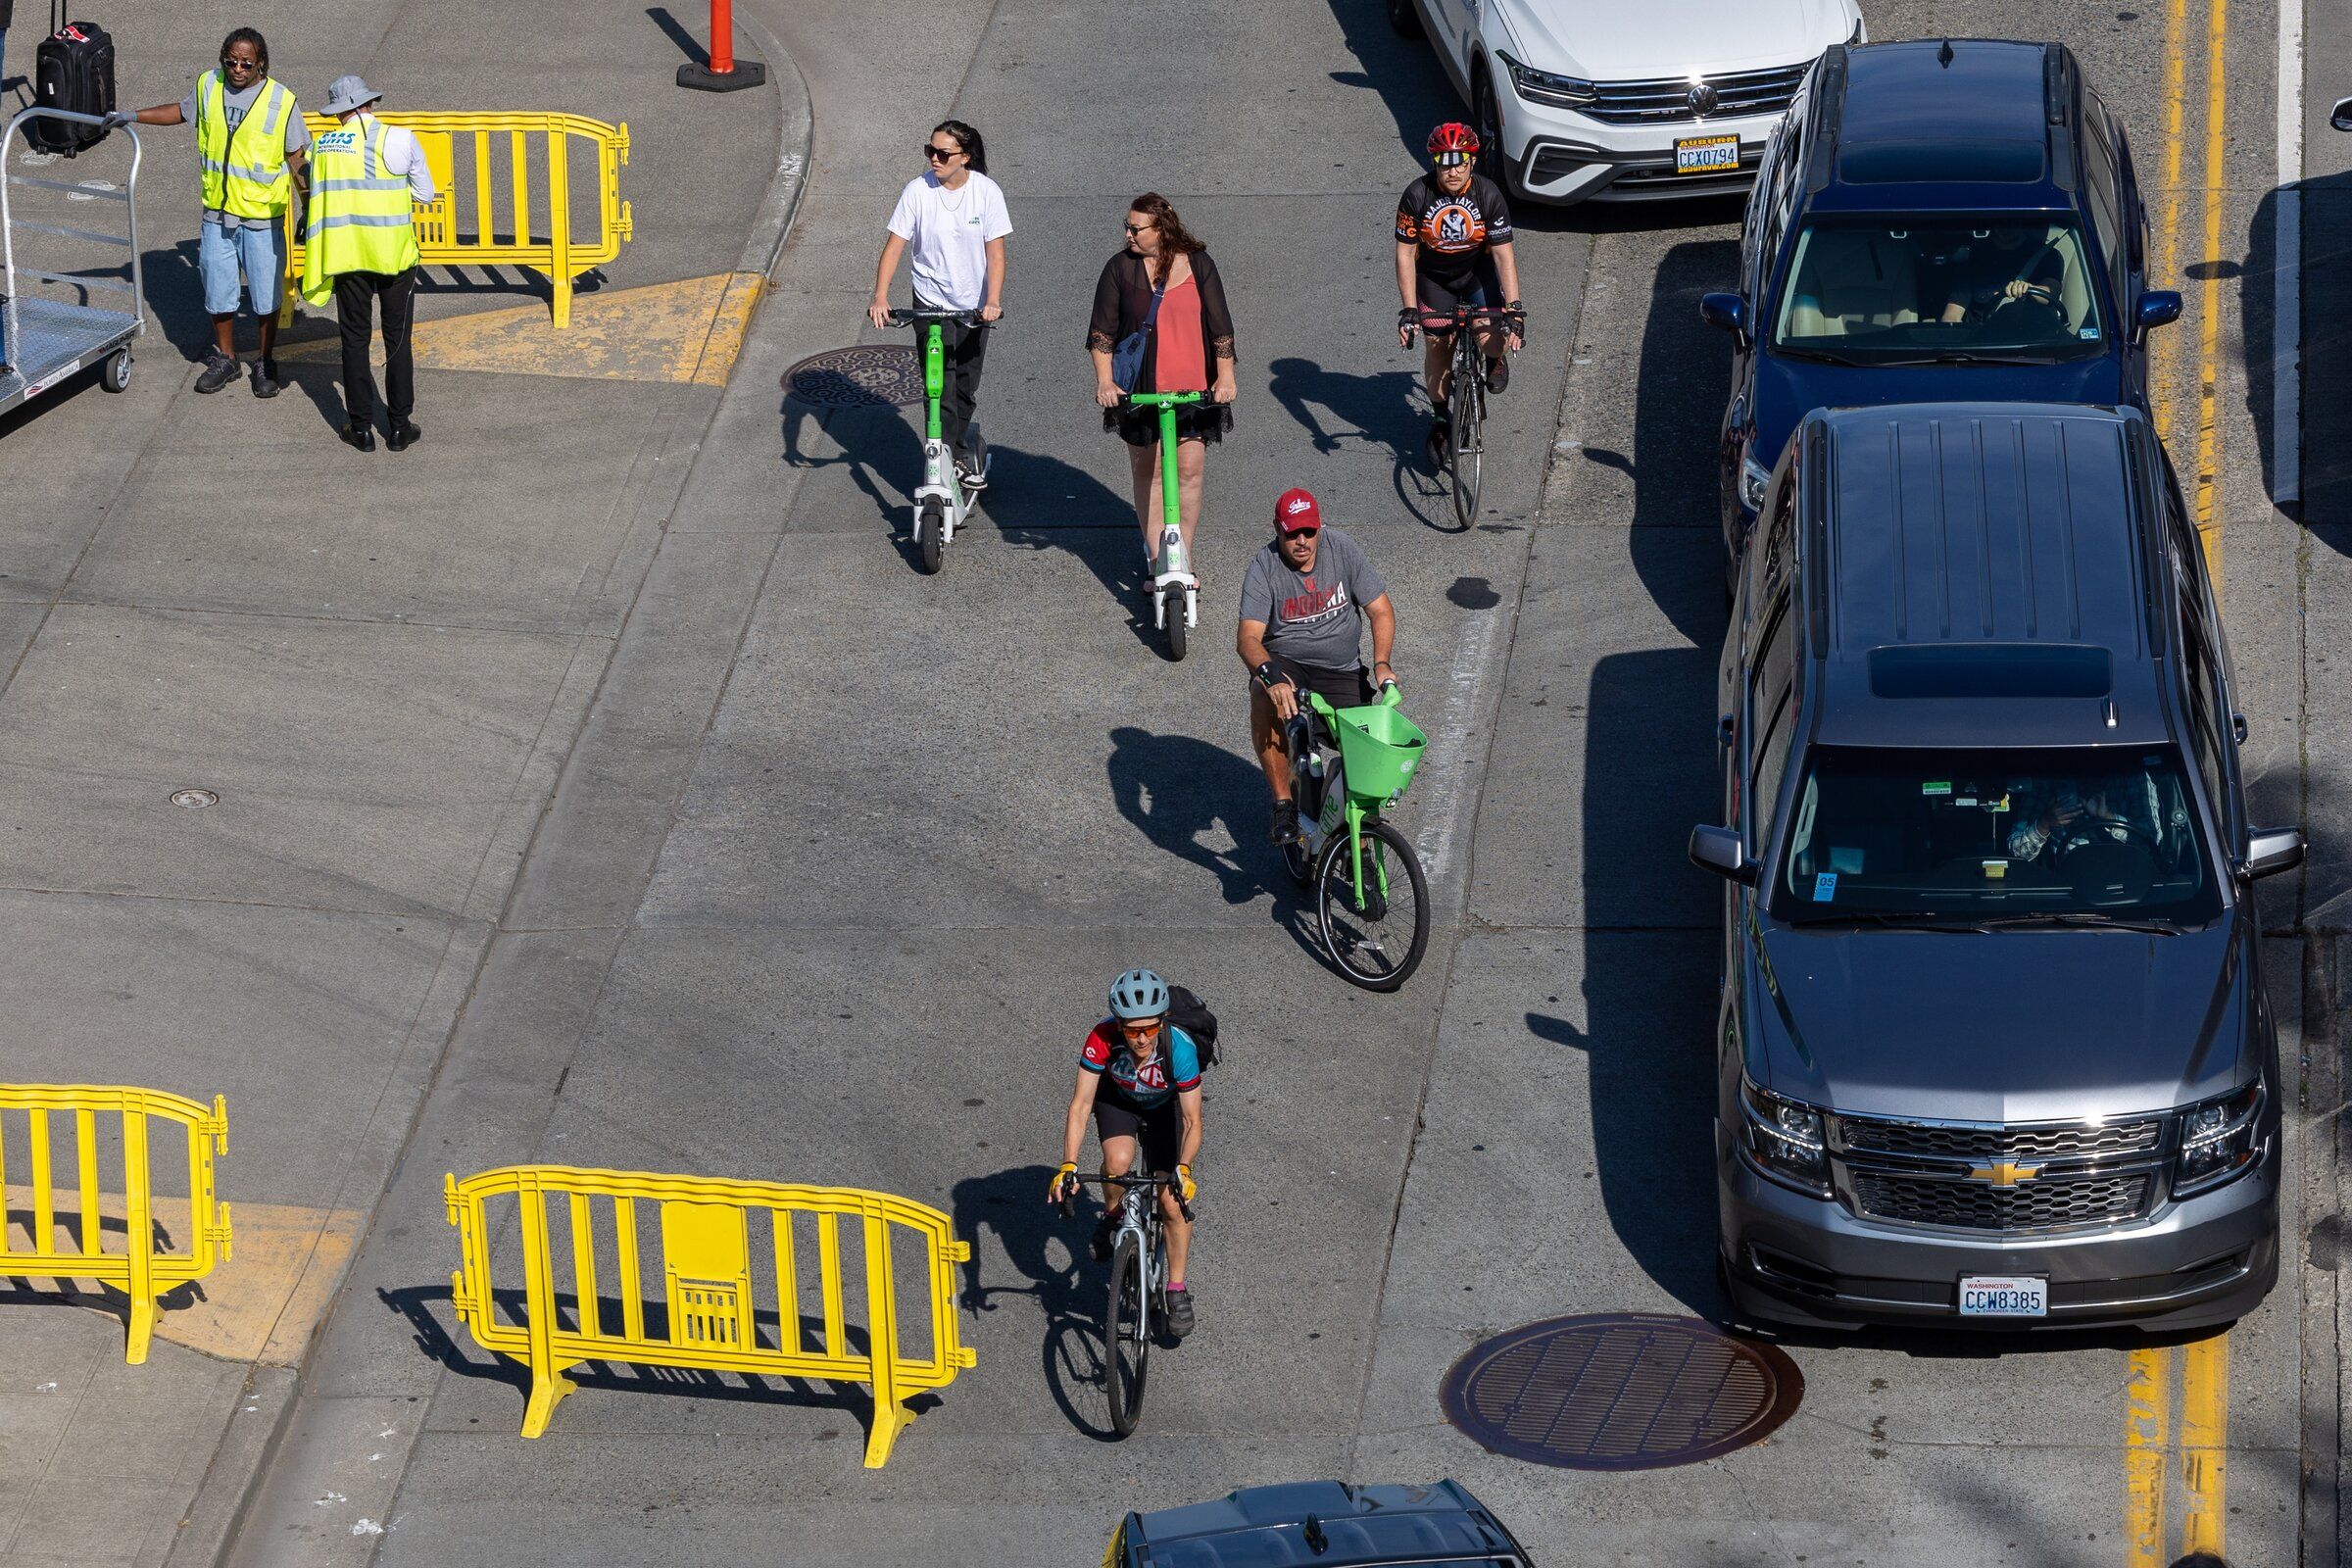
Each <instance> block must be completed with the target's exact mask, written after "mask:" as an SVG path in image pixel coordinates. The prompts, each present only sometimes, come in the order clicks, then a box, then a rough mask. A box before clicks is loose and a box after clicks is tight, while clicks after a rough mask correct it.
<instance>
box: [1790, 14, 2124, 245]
mask: <svg viewBox="0 0 2352 1568" xmlns="http://www.w3.org/2000/svg"><path fill="white" fill-rule="evenodd" d="M1821 85H1822V88H1823V90H1822V92H1821V94H1820V100H1821V102H1820V108H1819V115H1820V117H1821V118H1820V122H1819V123H1820V124H1821V126H1822V127H1823V129H1824V130H1825V131H1826V132H1828V133H1827V134H1822V135H1818V136H1816V137H1815V139H1814V149H1815V150H1814V154H1813V157H1812V162H1811V165H1810V167H1809V170H1808V173H1807V178H1806V184H1807V186H1808V188H1809V190H1810V191H1811V195H1812V200H1811V203H1810V205H1811V206H1812V207H1813V208H1815V209H1817V210H1819V211H1824V212H1840V211H1847V212H1853V211H1867V212H1886V211H1893V210H1919V211H1939V210H1944V209H1966V210H1969V211H1975V212H2050V211H2054V210H2060V209H2071V208H2073V207H2074V206H2075V199H2074V194H2073V193H2074V191H2075V189H2076V188H2077V185H2078V183H2079V181H2078V178H2077V167H2076V166H2077V163H2078V161H2079V158H2078V154H2077V151H2076V146H2075V138H2074V135H2073V130H2072V125H2073V120H2074V116H2075V113H2076V108H2075V106H2076V103H2077V98H2078V90H2079V86H2080V81H2079V74H2078V69H2077V67H2076V65H2075V61H2074V56H2073V55H2072V54H2070V53H2069V52H2068V51H2067V50H2066V48H2065V47H2064V46H2062V45H2059V44H2037V43H2018V42H2012V41H2008V40H2003V39H1985V38H1952V39H1940V38H1924V39H1919V40H1915V41H1910V42H1904V43H1871V44H1862V45H1859V46H1857V47H1854V48H1851V49H1842V48H1840V49H1833V50H1832V51H1831V52H1830V58H1828V59H1827V60H1825V61H1824V63H1823V75H1822V83H1821ZM2053 108H2055V113H2054V114H2053Z"/></svg>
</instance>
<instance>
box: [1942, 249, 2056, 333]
mask: <svg viewBox="0 0 2352 1568" xmlns="http://www.w3.org/2000/svg"><path fill="white" fill-rule="evenodd" d="M2038 237H2039V230H2036V229H2030V228H2020V227H2016V226H2014V225H2012V226H2008V227H2003V228H1994V229H1988V230H1986V231H1985V234H1984V235H1983V237H1981V238H1977V237H1973V236H1972V243H1971V244H1970V245H1969V247H1968V249H1967V250H1966V251H1965V252H1963V253H1962V255H1961V257H1960V260H1959V262H1958V263H1957V264H1956V265H1955V266H1954V267H1953V269H1952V291H1951V297H1950V299H1949V300H1948V301H1947V302H1946V304H1945V305H1944V307H1943V320H1944V321H1945V323H1946V324H1950V323H1954V322H1959V321H1982V320H1985V319H1986V318H1988V317H1989V316H1991V315H1992V313H1993V312H1995V311H1997V310H1999V309H2000V308H2001V307H2002V306H2004V305H2007V304H2009V303H2011V302H2012V301H2016V300H2030V301H2032V302H2033V303H2034V304H2036V305H2040V306H2042V307H2044V308H2045V309H2048V310H2051V311H2056V310H2058V309H2059V300H2058V295H2059V290H2060V288H2061V286H2062V285H2063V284H2064V282H2065V278H2066V264H2065V262H2064V261H2063V260H2062V259H2061V258H2060V256H2059V254H2058V248H2057V247H2056V246H2055V245H2051V244H2049V243H2048V242H2047V241H2043V242H2042V243H2040V244H2035V243H2034V240H2035V239H2036V238H2038Z"/></svg>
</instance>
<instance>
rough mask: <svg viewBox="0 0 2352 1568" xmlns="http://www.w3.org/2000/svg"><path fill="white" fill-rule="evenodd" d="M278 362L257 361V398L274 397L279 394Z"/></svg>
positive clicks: (255, 379) (254, 382)
mask: <svg viewBox="0 0 2352 1568" xmlns="http://www.w3.org/2000/svg"><path fill="white" fill-rule="evenodd" d="M277 388H278V380H277V362H276V361H275V360H261V361H257V362H256V363H255V365H254V367H253V395H254V396H255V397H257V398H273V397H275V396H277Z"/></svg>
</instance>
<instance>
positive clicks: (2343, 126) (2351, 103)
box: [2327, 98, 2352, 130]
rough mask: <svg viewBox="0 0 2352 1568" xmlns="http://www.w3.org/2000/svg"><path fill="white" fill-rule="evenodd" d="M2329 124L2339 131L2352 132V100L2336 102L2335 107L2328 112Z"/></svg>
mask: <svg viewBox="0 0 2352 1568" xmlns="http://www.w3.org/2000/svg"><path fill="white" fill-rule="evenodd" d="M2327 123H2329V124H2330V125H2333V126H2334V127H2335V128H2336V129H2338V130H2352V98H2338V99H2337V100H2336V101H2335V107H2334V108H2333V109H2330V110H2328V111H2327Z"/></svg>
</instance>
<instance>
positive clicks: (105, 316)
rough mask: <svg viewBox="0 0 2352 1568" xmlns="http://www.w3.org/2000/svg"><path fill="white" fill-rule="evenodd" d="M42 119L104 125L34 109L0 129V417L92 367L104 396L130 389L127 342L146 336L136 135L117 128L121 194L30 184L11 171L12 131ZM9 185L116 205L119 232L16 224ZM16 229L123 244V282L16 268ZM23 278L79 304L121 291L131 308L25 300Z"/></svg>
mask: <svg viewBox="0 0 2352 1568" xmlns="http://www.w3.org/2000/svg"><path fill="white" fill-rule="evenodd" d="M44 116H45V117H47V118H49V119H52V120H71V121H76V122H78V123H82V124H85V125H97V124H103V123H104V122H103V121H102V120H100V118H99V117H98V116H96V115H79V114H75V113H73V111H72V110H67V109H42V108H39V107H34V108H31V109H26V110H25V111H24V112H23V113H21V114H19V115H18V116H17V117H16V118H15V119H14V120H11V121H10V122H9V123H8V129H7V130H6V131H0V269H4V270H0V294H4V295H5V298H0V414H5V413H7V412H8V411H9V410H10V409H13V408H15V407H16V406H17V405H19V404H20V403H25V402H28V401H30V400H31V399H33V398H36V397H38V396H39V395H40V394H42V393H43V392H46V391H48V390H49V389H50V388H51V387H54V386H56V385H58V384H59V383H60V382H62V381H64V380H65V379H66V378H67V377H68V376H70V375H72V374H73V372H74V371H76V370H79V369H82V368H85V367H87V366H92V365H95V366H98V367H99V370H98V384H99V385H100V386H102V387H104V388H106V390H108V391H109V392H120V391H122V390H123V388H124V387H125V386H127V385H129V384H130V340H131V339H132V338H134V337H137V336H138V335H139V334H140V333H142V332H144V331H146V330H147V308H146V291H145V289H144V288H143V287H142V286H141V285H142V282H143V279H142V277H141V275H140V271H139V220H138V209H137V207H136V206H135V205H134V204H133V202H132V193H133V192H134V191H136V190H137V189H138V184H139V133H138V132H137V131H136V130H134V129H132V128H131V127H130V126H128V125H125V126H123V133H124V134H125V135H127V136H129V137H130V175H129V178H128V179H127V180H125V181H124V183H123V188H122V189H121V190H101V189H96V188H93V187H91V186H86V185H72V184H68V183H67V182H65V181H64V180H61V179H35V178H33V177H32V176H31V175H29V174H20V173H18V172H16V156H15V155H16V151H17V147H18V145H19V144H20V143H21V142H22V140H23V137H22V136H20V135H19V134H18V133H19V131H20V130H22V129H23V127H24V125H25V122H26V121H28V120H34V119H38V118H41V117H44ZM14 185H37V186H41V187H43V188H45V189H49V190H62V191H64V192H66V193H67V194H68V195H72V196H81V197H89V198H93V199H96V200H99V201H119V202H121V203H122V204H123V232H121V233H100V232H98V231H97V230H95V229H87V228H72V227H68V226H67V225H65V224H62V223H36V222H32V221H29V220H25V219H20V218H18V217H17V216H16V213H15V212H14V211H13V210H12V208H11V206H10V203H9V197H8V193H9V188H10V187H11V186H14ZM19 229H31V230H37V231H38V232H41V233H45V234H58V235H62V236H64V237H65V238H68V239H76V240H86V241H95V242H97V243H99V244H104V245H122V246H125V247H127V248H128V249H129V251H130V262H129V272H130V277H129V279H128V281H125V280H123V278H120V277H107V276H90V275H85V274H82V273H77V272H44V271H42V270H39V269H37V268H30V267H22V268H21V267H19V266H18V265H17V231H18V230H19ZM107 270H109V271H111V270H112V269H107ZM27 278H29V279H33V280H36V281H39V282H43V283H51V284H62V285H64V286H66V287H68V288H73V289H79V290H82V291H83V297H84V298H87V291H88V290H91V289H100V288H102V289H110V290H120V291H123V292H125V293H128V294H129V295H130V309H129V310H127V311H109V310H102V309H100V308H99V307H97V306H94V305H70V304H67V303H66V302H65V301H63V300H57V299H50V298H46V297H43V296H34V297H30V298H28V297H26V295H25V291H24V289H23V288H22V287H21V286H20V284H21V281H22V280H24V279H27Z"/></svg>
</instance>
